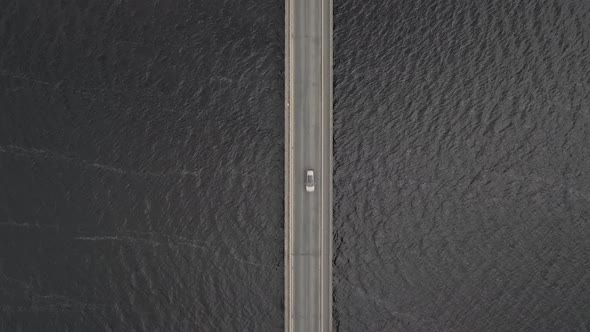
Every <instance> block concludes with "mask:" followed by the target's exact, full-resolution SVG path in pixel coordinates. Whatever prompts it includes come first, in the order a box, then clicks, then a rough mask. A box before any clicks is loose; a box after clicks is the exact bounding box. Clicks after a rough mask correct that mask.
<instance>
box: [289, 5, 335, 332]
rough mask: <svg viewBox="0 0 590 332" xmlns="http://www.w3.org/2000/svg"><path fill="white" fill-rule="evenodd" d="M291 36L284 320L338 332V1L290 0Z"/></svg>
mask: <svg viewBox="0 0 590 332" xmlns="http://www.w3.org/2000/svg"><path fill="white" fill-rule="evenodd" d="M285 39H286V52H285V54H286V78H285V80H286V94H285V96H286V98H285V102H286V105H285V106H286V107H285V109H286V112H285V114H286V116H285V118H286V119H285V121H286V123H285V125H286V127H285V129H286V155H285V158H286V161H285V163H286V165H285V166H286V167H285V168H286V177H285V180H286V181H285V196H286V197H285V202H286V204H285V218H286V223H285V230H286V231H285V233H286V241H285V242H286V244H285V245H286V248H285V262H286V263H285V266H286V271H285V272H286V276H285V277H286V280H285V326H286V330H287V331H293V332H294V331H306V332H313V331H332V1H331V0H286V35H285ZM307 169H313V170H314V171H315V177H316V186H315V192H312V193H309V192H306V191H305V185H304V180H305V172H306V170H307Z"/></svg>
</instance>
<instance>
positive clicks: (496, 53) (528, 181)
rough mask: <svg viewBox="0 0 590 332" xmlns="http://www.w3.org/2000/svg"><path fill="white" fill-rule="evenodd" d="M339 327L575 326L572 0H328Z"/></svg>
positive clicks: (576, 148)
mask: <svg viewBox="0 0 590 332" xmlns="http://www.w3.org/2000/svg"><path fill="white" fill-rule="evenodd" d="M334 38H335V39H334V42H335V114H334V118H335V164H336V165H335V187H334V190H335V208H334V209H335V215H334V220H335V225H334V229H335V230H336V234H335V237H336V242H335V248H336V250H337V251H336V253H335V254H336V257H335V264H336V265H335V281H334V284H335V300H336V303H335V315H336V317H337V326H338V327H339V330H341V331H587V330H588V329H590V240H589V239H590V174H589V171H590V2H588V1H585V0H575V1H574V0H565V1H560V0H552V1H538V0H536V1H533V0H527V1H489V0H486V1H430V0H404V1H391V0H377V1H362V0H335V37H334Z"/></svg>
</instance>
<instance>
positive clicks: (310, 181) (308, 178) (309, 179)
mask: <svg viewBox="0 0 590 332" xmlns="http://www.w3.org/2000/svg"><path fill="white" fill-rule="evenodd" d="M307 182H309V183H312V182H313V175H308V176H307Z"/></svg>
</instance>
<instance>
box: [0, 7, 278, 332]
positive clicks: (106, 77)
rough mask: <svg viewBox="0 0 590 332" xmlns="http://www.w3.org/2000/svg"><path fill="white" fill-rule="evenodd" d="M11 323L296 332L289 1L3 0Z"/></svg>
mask: <svg viewBox="0 0 590 332" xmlns="http://www.w3.org/2000/svg"><path fill="white" fill-rule="evenodd" d="M0 5H1V7H2V11H1V14H0V86H1V90H0V109H1V110H0V331H95V330H96V331H105V330H115V331H130V330H141V331H214V330H219V331H222V330H223V331H237V330H244V331H245V330H248V331H270V330H280V329H282V327H283V307H282V301H283V300H282V299H283V275H284V272H283V271H284V266H283V237H284V235H283V234H284V233H283V201H282V199H283V162H284V159H283V143H284V141H283V129H284V128H283V76H282V75H283V52H284V51H283V45H284V38H283V31H284V30H283V29H284V25H283V18H284V5H283V1H270V0H268V1H246V0H244V1H231V2H229V1H227V2H221V1H99V0H87V1H73V0H68V1H10V0H6V1H0Z"/></svg>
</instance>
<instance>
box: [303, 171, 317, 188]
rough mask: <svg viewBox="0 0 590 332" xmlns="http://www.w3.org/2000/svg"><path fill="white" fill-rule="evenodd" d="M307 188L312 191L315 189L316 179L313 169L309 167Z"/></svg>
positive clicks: (306, 179)
mask: <svg viewBox="0 0 590 332" xmlns="http://www.w3.org/2000/svg"><path fill="white" fill-rule="evenodd" d="M305 190H306V191H307V192H308V193H310V192H312V191H314V190H315V179H314V176H313V169H308V170H307V172H306V176H305Z"/></svg>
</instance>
